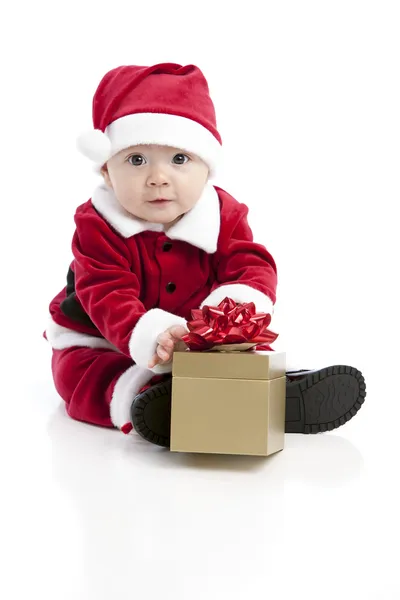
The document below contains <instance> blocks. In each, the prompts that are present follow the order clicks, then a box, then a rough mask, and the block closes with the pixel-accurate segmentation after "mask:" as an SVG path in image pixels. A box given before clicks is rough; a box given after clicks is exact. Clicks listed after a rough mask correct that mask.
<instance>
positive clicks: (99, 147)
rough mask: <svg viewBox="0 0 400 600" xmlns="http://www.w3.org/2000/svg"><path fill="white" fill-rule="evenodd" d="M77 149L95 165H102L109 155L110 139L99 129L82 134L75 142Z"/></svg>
mask: <svg viewBox="0 0 400 600" xmlns="http://www.w3.org/2000/svg"><path fill="white" fill-rule="evenodd" d="M76 145H77V148H78V150H79V151H80V152H82V154H83V155H84V156H86V157H87V158H90V160H93V161H94V162H95V163H96V164H99V165H103V164H104V163H105V162H106V161H107V160H108V159H109V158H110V154H111V142H110V139H109V138H108V137H107V136H106V134H105V133H103V132H102V131H101V130H100V129H92V130H91V131H87V132H85V133H82V134H81V135H80V136H79V137H78V139H77V140H76Z"/></svg>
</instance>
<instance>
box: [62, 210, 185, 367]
mask: <svg viewBox="0 0 400 600" xmlns="http://www.w3.org/2000/svg"><path fill="white" fill-rule="evenodd" d="M75 222H76V231H75V234H74V237H73V242H72V251H73V255H74V258H75V261H74V270H75V289H76V294H77V297H78V299H79V301H80V303H81V304H82V307H83V309H84V310H85V311H86V313H87V314H88V315H89V316H90V318H91V320H92V322H93V323H94V325H95V326H96V327H97V329H98V330H99V331H100V333H101V334H102V335H103V336H104V337H105V338H106V339H107V340H108V341H109V342H111V343H112V344H113V345H114V346H115V347H116V348H118V350H120V351H121V352H122V353H124V354H126V355H127V356H130V357H131V358H132V359H133V360H134V362H135V363H136V364H138V365H139V366H141V367H143V368H149V362H150V360H151V359H152V358H153V356H154V354H155V352H156V349H157V337H158V336H159V335H160V334H161V333H163V332H164V331H165V330H166V329H168V328H169V327H173V326H176V325H180V326H185V325H186V321H185V319H183V318H181V317H179V316H177V315H174V314H172V313H169V312H167V311H164V310H161V309H158V308H156V309H151V310H148V311H147V310H146V308H145V306H144V305H143V303H142V302H141V301H140V299H139V298H140V289H139V288H140V286H139V279H138V277H137V275H136V274H135V273H134V272H132V259H131V256H130V250H129V248H128V245H127V243H126V242H125V240H124V239H123V238H122V237H121V236H119V235H118V234H117V233H116V232H115V231H114V230H113V229H112V228H111V227H110V226H109V225H108V224H107V223H106V222H105V221H104V219H102V218H101V217H100V216H99V215H98V214H97V213H95V211H93V210H86V211H82V212H80V213H79V212H78V213H77V215H76V217H75ZM152 370H153V371H154V372H155V373H164V372H169V371H170V370H171V366H170V365H168V364H167V365H161V364H157V365H155V366H154V367H153V368H152Z"/></svg>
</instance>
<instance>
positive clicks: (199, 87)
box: [77, 63, 222, 176]
mask: <svg viewBox="0 0 400 600" xmlns="http://www.w3.org/2000/svg"><path fill="white" fill-rule="evenodd" d="M93 127H94V129H93V130H91V131H89V132H86V133H83V134H81V135H80V136H79V138H78V140H77V145H78V148H79V150H80V151H81V152H82V154H84V155H85V156H87V157H88V158H90V159H91V160H92V161H94V163H95V168H96V170H99V169H100V168H101V167H102V166H103V165H104V164H105V163H106V162H107V160H109V159H110V158H111V157H112V156H114V154H117V153H118V152H120V151H121V150H123V149H124V148H128V147H129V146H135V145H138V144H159V145H165V146H171V147H175V148H179V149H182V150H186V151H187V152H192V153H194V154H196V155H197V156H199V157H200V158H201V159H202V160H203V161H204V162H205V163H206V164H207V165H208V167H209V168H210V175H211V176H212V175H214V174H215V171H216V168H217V166H218V164H219V161H220V155H221V146H222V140H221V136H220V135H219V133H218V131H217V124H216V117H215V109H214V104H213V102H212V100H211V98H210V95H209V88H208V84H207V81H206V79H205V77H204V75H203V73H202V72H201V71H200V69H199V68H198V67H196V66H195V65H186V66H182V65H178V64H175V63H160V64H157V65H153V66H151V67H140V66H135V65H129V66H121V67H117V68H115V69H112V70H111V71H109V72H108V73H106V75H104V77H103V79H102V80H101V82H100V83H99V86H98V88H97V90H96V92H95V94H94V97H93Z"/></svg>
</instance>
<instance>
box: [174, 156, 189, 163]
mask: <svg viewBox="0 0 400 600" xmlns="http://www.w3.org/2000/svg"><path fill="white" fill-rule="evenodd" d="M176 158H178V159H179V162H177V163H175V164H177V165H184V164H185V162H181V159H182V158H183V159H185V158H187V160H188V161H189V160H190V158H189V157H188V156H187V155H186V154H175V156H174V158H173V160H175V159H176ZM186 162H187V161H186Z"/></svg>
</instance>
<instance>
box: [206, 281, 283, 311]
mask: <svg viewBox="0 0 400 600" xmlns="http://www.w3.org/2000/svg"><path fill="white" fill-rule="evenodd" d="M226 296H228V297H229V298H232V300H234V301H235V302H240V303H241V304H243V303H245V302H254V304H255V307H256V310H257V311H258V312H265V313H269V314H270V315H273V314H274V305H273V302H272V300H271V298H269V296H266V295H265V294H263V293H261V292H260V291H258V290H256V289H254V288H252V287H250V286H249V285H243V284H241V283H232V284H229V285H221V286H220V287H218V288H217V289H215V290H214V291H213V292H211V294H210V295H209V296H207V298H206V299H205V300H204V301H203V302H202V303H201V305H200V308H203V306H205V305H208V306H217V305H218V304H219V303H220V302H221V301H222V300H223V299H224V298H226Z"/></svg>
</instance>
